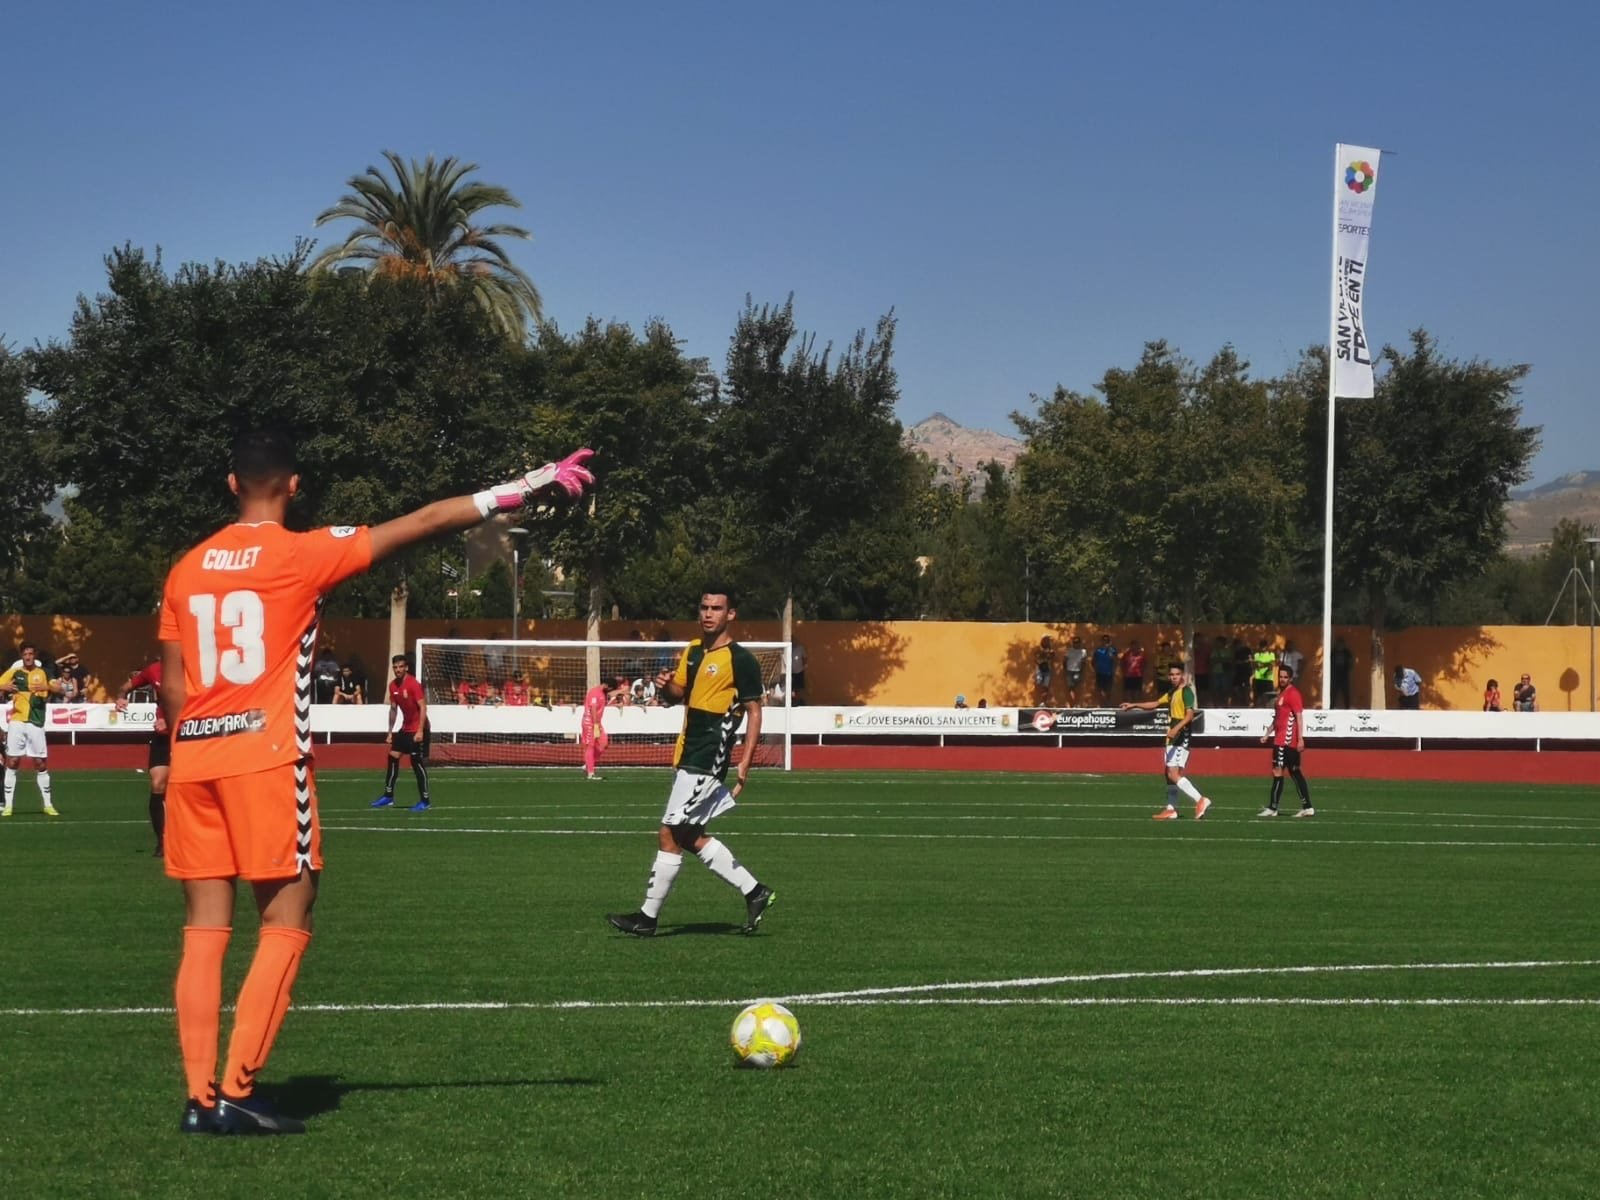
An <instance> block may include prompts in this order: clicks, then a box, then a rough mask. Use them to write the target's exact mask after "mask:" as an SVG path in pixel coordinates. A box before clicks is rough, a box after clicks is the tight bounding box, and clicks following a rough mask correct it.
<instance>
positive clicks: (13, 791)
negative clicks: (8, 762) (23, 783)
mask: <svg viewBox="0 0 1600 1200" xmlns="http://www.w3.org/2000/svg"><path fill="white" fill-rule="evenodd" d="M16 796H17V773H16V772H15V771H13V770H12V769H11V768H10V767H7V768H6V811H7V812H10V811H11V802H12V801H13V800H14V799H16Z"/></svg>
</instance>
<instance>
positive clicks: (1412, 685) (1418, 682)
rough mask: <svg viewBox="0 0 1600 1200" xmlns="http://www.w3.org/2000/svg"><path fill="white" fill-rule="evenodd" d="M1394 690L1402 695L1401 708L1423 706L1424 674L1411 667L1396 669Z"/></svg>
mask: <svg viewBox="0 0 1600 1200" xmlns="http://www.w3.org/2000/svg"><path fill="white" fill-rule="evenodd" d="M1394 690H1395V691H1396V692H1398V693H1399V695H1400V707H1401V708H1421V707H1422V676H1421V675H1418V674H1417V673H1416V672H1415V671H1413V670H1412V669H1411V668H1410V667H1403V666H1402V667H1396V668H1395V669H1394Z"/></svg>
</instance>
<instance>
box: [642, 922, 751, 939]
mask: <svg viewBox="0 0 1600 1200" xmlns="http://www.w3.org/2000/svg"><path fill="white" fill-rule="evenodd" d="M743 932H744V926H743V925H733V924H730V923H729V922H727V921H703V922H701V923H699V924H696V925H663V926H662V927H661V928H660V929H658V930H656V936H657V937H677V936H678V935H680V934H684V935H687V936H690V937H693V936H695V935H702V936H703V935H707V934H720V933H743Z"/></svg>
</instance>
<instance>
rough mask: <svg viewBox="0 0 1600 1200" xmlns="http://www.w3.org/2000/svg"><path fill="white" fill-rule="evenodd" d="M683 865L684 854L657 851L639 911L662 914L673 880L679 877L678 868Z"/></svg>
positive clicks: (649, 915) (653, 914)
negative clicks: (662, 907)
mask: <svg viewBox="0 0 1600 1200" xmlns="http://www.w3.org/2000/svg"><path fill="white" fill-rule="evenodd" d="M681 866H683V855H681V854H668V853H667V852H666V851H665V850H657V851H656V861H655V863H654V865H652V866H651V868H650V882H649V883H647V884H645V885H644V903H643V904H641V905H640V906H639V911H640V912H642V913H644V915H645V916H647V917H657V916H660V915H661V906H662V905H663V904H665V903H666V902H667V894H668V893H669V892H671V891H672V882H673V880H675V879H677V878H678V868H679V867H681Z"/></svg>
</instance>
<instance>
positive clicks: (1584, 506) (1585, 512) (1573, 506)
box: [1506, 471, 1600, 554]
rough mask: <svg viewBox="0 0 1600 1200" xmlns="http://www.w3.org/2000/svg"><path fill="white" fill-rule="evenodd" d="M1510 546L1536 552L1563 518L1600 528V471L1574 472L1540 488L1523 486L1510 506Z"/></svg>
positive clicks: (1517, 550)
mask: <svg viewBox="0 0 1600 1200" xmlns="http://www.w3.org/2000/svg"><path fill="white" fill-rule="evenodd" d="M1506 517H1507V518H1508V520H1509V522H1510V525H1511V530H1510V535H1509V538H1508V543H1507V549H1509V550H1510V551H1511V553H1513V554H1532V553H1533V552H1534V551H1535V550H1538V549H1539V548H1540V547H1541V546H1543V545H1544V544H1545V543H1547V542H1548V541H1549V540H1550V530H1551V529H1552V528H1554V527H1555V524H1556V522H1557V521H1559V520H1561V519H1562V518H1563V517H1568V518H1571V519H1572V520H1575V521H1581V522H1582V523H1583V524H1585V525H1594V526H1597V527H1600V471H1573V472H1571V473H1570V474H1567V475H1563V476H1561V477H1560V478H1559V479H1553V480H1551V481H1550V482H1549V483H1543V484H1540V485H1539V486H1537V487H1529V488H1519V489H1518V490H1516V491H1514V492H1512V493H1511V503H1510V504H1508V505H1506Z"/></svg>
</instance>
